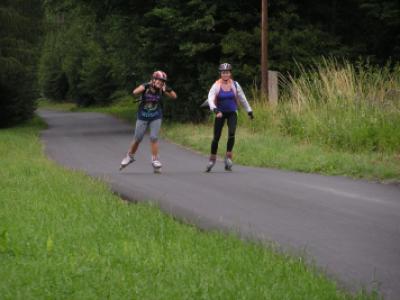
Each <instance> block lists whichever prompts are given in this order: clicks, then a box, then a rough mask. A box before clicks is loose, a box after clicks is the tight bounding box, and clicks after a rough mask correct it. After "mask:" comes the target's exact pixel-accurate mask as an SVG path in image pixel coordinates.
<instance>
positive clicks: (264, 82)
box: [261, 0, 268, 99]
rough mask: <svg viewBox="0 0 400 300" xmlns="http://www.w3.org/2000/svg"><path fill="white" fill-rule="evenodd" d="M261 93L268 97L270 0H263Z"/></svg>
mask: <svg viewBox="0 0 400 300" xmlns="http://www.w3.org/2000/svg"><path fill="white" fill-rule="evenodd" d="M261 94H262V95H263V96H264V97H265V99H268V0H261Z"/></svg>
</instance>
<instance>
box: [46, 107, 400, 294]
mask: <svg viewBox="0 0 400 300" xmlns="http://www.w3.org/2000/svg"><path fill="white" fill-rule="evenodd" d="M39 114H40V116H42V117H43V118H44V119H45V121H46V122H47V123H48V124H49V128H48V129H47V130H45V131H44V132H43V133H42V139H43V141H44V144H45V147H46V153H47V154H48V155H49V156H50V157H51V158H52V159H54V160H56V161H57V162H59V163H61V164H63V165H65V166H67V167H69V168H73V169H79V170H84V171H85V172H87V173H88V174H90V175H93V176H97V177H101V178H103V179H104V180H105V181H107V182H108V183H109V184H110V186H111V187H112V189H113V190H114V191H116V192H117V193H119V194H120V195H121V196H123V197H125V198H128V199H131V200H143V199H152V201H155V202H157V203H158V204H159V206H160V207H161V208H162V209H163V210H165V211H167V212H169V213H171V214H173V215H175V216H177V217H179V218H181V219H184V220H187V221H189V222H190V223H194V224H196V225H198V226H200V227H202V228H207V229H209V228H219V229H223V230H236V231H238V232H239V233H240V234H241V235H243V236H246V237H249V236H250V237H252V238H257V239H264V240H268V241H274V242H277V243H278V244H279V245H281V246H282V247H283V249H285V250H286V251H294V252H295V253H296V252H297V253H298V252H300V253H304V252H305V253H307V256H308V257H309V258H310V259H313V260H314V261H315V263H316V264H317V265H318V266H319V267H321V268H322V269H324V270H325V271H326V272H327V273H328V274H329V275H330V276H332V277H333V278H335V279H337V280H338V282H339V283H341V284H343V285H345V286H347V287H349V288H350V289H357V288H359V287H360V286H366V287H368V288H371V287H373V286H379V289H380V290H381V291H382V293H383V294H384V295H385V299H400V187H399V186H398V185H397V186H396V185H383V184H378V183H370V182H366V181H362V180H351V179H347V178H343V177H328V176H319V175H313V174H303V173H294V172H285V171H279V170H271V169H262V168H250V167H241V166H235V167H234V172H232V173H228V172H225V171H223V164H222V162H219V163H217V165H216V166H215V171H214V172H212V173H209V174H207V173H203V172H202V171H203V170H204V167H205V165H206V163H207V158H206V157H204V156H201V155H198V154H196V153H194V152H191V151H188V150H185V149H183V148H181V147H179V146H176V145H174V144H170V143H167V142H165V141H161V144H160V146H161V160H162V162H163V164H164V167H163V174H161V175H156V174H153V173H152V167H151V165H150V154H149V143H148V140H144V141H143V143H142V145H141V148H140V149H139V152H138V153H137V156H136V158H137V161H136V162H135V163H134V164H133V165H131V166H128V167H127V168H126V169H125V170H123V171H122V172H119V171H118V167H119V163H120V161H121V159H122V156H123V155H124V154H125V153H126V150H127V147H128V144H129V142H130V140H131V137H132V127H131V126H130V125H128V124H127V123H125V122H122V121H119V120H116V119H115V118H112V117H109V116H106V115H103V114H98V113H67V112H52V111H44V110H41V111H39Z"/></svg>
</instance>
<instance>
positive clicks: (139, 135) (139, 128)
mask: <svg viewBox="0 0 400 300" xmlns="http://www.w3.org/2000/svg"><path fill="white" fill-rule="evenodd" d="M146 129H147V122H145V121H141V120H137V121H136V126H135V135H134V139H133V141H132V143H131V145H130V146H129V150H128V153H127V154H126V156H125V157H124V158H123V159H122V161H121V166H120V170H122V169H123V168H125V167H126V166H128V165H129V164H130V163H132V162H134V161H135V153H136V151H137V149H138V148H139V144H140V142H141V141H142V139H143V136H144V134H145V132H146Z"/></svg>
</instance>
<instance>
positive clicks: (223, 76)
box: [206, 63, 254, 172]
mask: <svg viewBox="0 0 400 300" xmlns="http://www.w3.org/2000/svg"><path fill="white" fill-rule="evenodd" d="M218 70H219V72H220V79H219V80H217V81H216V82H215V83H214V84H213V85H212V87H211V89H210V91H209V93H208V100H207V101H208V105H209V107H210V110H211V111H212V112H214V113H215V120H214V137H213V140H212V142H211V155H210V159H209V162H208V164H207V168H206V172H210V171H211V169H212V168H213V167H214V165H215V161H216V158H217V151H218V142H219V139H220V137H221V133H222V128H223V127H224V123H225V120H226V121H227V124H228V142H227V145H226V154H225V159H224V163H225V170H227V171H231V170H232V165H233V163H232V150H233V146H234V144H235V132H236V124H237V110H238V107H239V103H240V104H242V106H243V107H244V108H245V109H246V111H247V113H248V115H249V117H250V118H251V119H253V118H254V116H253V111H252V109H251V107H250V105H249V102H248V101H247V99H246V96H245V94H244V92H243V90H242V88H241V86H240V85H239V83H238V82H237V81H234V80H233V79H232V73H231V72H232V66H231V65H230V64H228V63H223V64H221V65H220V66H219V68H218Z"/></svg>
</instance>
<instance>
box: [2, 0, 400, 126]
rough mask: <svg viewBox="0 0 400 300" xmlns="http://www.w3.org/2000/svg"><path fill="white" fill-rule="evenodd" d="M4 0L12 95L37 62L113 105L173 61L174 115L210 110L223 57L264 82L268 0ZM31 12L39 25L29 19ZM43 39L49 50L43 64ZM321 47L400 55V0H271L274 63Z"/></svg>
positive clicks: (296, 60) (303, 59) (6, 88)
mask: <svg viewBox="0 0 400 300" xmlns="http://www.w3.org/2000/svg"><path fill="white" fill-rule="evenodd" d="M3 2H4V1H3ZM4 3H5V4H2V5H1V10H0V21H1V23H2V24H3V23H4V24H5V25H6V26H2V27H1V29H0V39H1V46H2V49H1V52H0V59H1V63H2V68H1V71H0V72H1V74H0V75H1V80H2V81H1V89H2V95H3V93H4V95H8V96H6V97H4V96H3V97H2V99H3V101H5V100H4V99H6V98H7V99H8V98H10V99H11V98H12V99H17V98H18V99H22V98H21V97H20V96H17V95H16V94H15V93H16V89H15V88H13V84H14V86H15V85H16V84H17V81H15V80H17V79H15V80H14V81H13V79H10V78H12V76H11V75H10V74H11V73H10V72H11V70H12V72H14V73H15V74H20V75H21V74H23V75H24V76H28V77H29V78H27V79H26V80H25V79H24V80H23V82H26V84H27V85H26V86H27V87H28V88H29V87H30V88H31V89H32V91H34V90H35V89H34V88H33V87H34V86H35V85H34V84H33V83H32V80H33V79H32V78H33V77H32V74H35V73H34V72H32V71H35V70H36V69H35V67H34V66H37V71H38V72H37V74H38V76H37V82H38V84H39V89H40V93H41V94H42V95H43V96H45V97H46V98H49V99H53V100H55V101H63V100H64V99H73V100H75V101H76V102H77V103H78V104H79V105H84V106H86V105H93V104H95V105H107V104H108V103H110V102H111V101H112V99H113V98H114V96H113V95H114V94H115V93H116V92H117V91H121V90H122V91H126V92H130V91H131V90H132V88H133V87H134V86H136V85H138V84H140V83H142V82H144V81H147V80H148V79H149V76H150V74H151V73H152V72H153V71H154V70H156V69H161V70H164V71H165V72H167V73H168V75H169V78H170V82H169V84H170V85H172V86H173V87H174V88H175V89H176V90H177V91H178V95H179V100H178V101H177V102H176V103H172V104H169V105H168V106H167V107H166V108H165V110H166V117H173V118H175V119H179V120H199V119H201V118H202V114H203V113H202V111H201V110H199V109H198V105H199V103H201V102H202V101H203V100H204V98H205V97H206V94H207V91H208V89H209V87H210V85H211V84H212V82H213V81H214V80H215V79H216V78H217V76H218V74H217V71H216V70H217V66H218V64H219V63H220V62H225V61H228V62H230V63H231V64H232V65H233V66H234V76H235V78H236V79H237V80H239V81H240V83H241V84H242V85H244V86H245V87H246V86H247V87H250V86H252V85H254V84H256V85H259V81H260V76H259V73H260V62H259V61H260V1H259V0H257V1H255V0H248V1H240V0H230V1H226V0H217V1H215V0H213V1H211V0H189V1H181V0H168V1H166V0H149V1H126V0H107V1H94V0H63V1H61V0H42V1H40V0H30V1H21V0H19V1H5V2H4ZM24 7H25V8H27V7H31V8H32V7H35V9H33V10H32V11H29V10H24ZM40 8H42V9H43V10H44V17H43V22H44V24H45V26H43V31H44V34H43V36H42V37H43V38H42V39H37V38H36V37H37V36H38V32H35V33H34V34H33V31H35V30H36V29H37V28H38V26H36V25H33V24H36V23H37V22H38V20H39V19H40V18H41V17H42V14H41V9H40ZM27 22H28V23H30V24H31V25H30V26H25V25H26V24H27ZM36 31H37V30H36ZM34 37H35V38H34ZM38 41H40V42H41V43H40V45H41V52H40V59H39V64H36V61H37V60H38V58H39V56H38V55H39V53H38V52H37V51H36V49H37V45H38V44H37V43H38ZM32 43H33V44H34V46H33V47H32ZM4 45H6V46H4ZM7 49H9V50H7ZM14 49H15V50H17V51H14ZM10 53H12V54H10ZM28 53H29V55H31V56H32V57H31V58H28V56H27V55H28ZM16 56H18V57H16ZM321 56H333V57H336V58H347V59H350V60H351V61H356V60H358V59H360V58H363V59H368V60H369V61H370V62H371V63H374V64H381V65H384V64H386V63H387V62H388V61H392V62H397V61H399V60H400V3H399V2H398V1H397V0H384V1H382V0H379V1H378V0H349V1H338V0H329V1H320V2H315V1H311V0H302V1H300V0H275V1H269V65H270V69H273V70H277V71H279V72H281V73H283V74H286V73H291V74H294V73H295V72H296V70H297V67H296V64H301V65H303V66H307V65H309V64H310V63H311V62H313V61H315V60H317V59H318V58H319V57H321ZM25 60H27V61H29V62H30V63H29V64H28V65H29V70H30V72H25V71H23V70H22V69H21V68H22V66H23V67H24V68H27V67H28V65H27V64H26V63H25ZM21 62H24V63H21ZM17 77H18V78H19V80H20V81H22V80H21V78H22V77H21V76H16V78H17ZM6 78H9V79H7V80H9V81H7V82H6V81H5V80H6ZM13 82H14V83H13ZM18 84H19V83H18ZM21 86H22V85H21ZM13 93H14V94H13ZM25 95H28V94H25ZM29 95H32V94H29ZM24 97H25V96H24ZM29 97H32V96H29ZM7 101H8V100H7ZM13 101H14V100H13ZM13 101H11V102H13ZM11 102H7V103H11ZM28 102H29V101H25V100H24V103H28ZM26 116H27V115H26ZM26 116H23V117H22V118H24V117H26Z"/></svg>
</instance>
